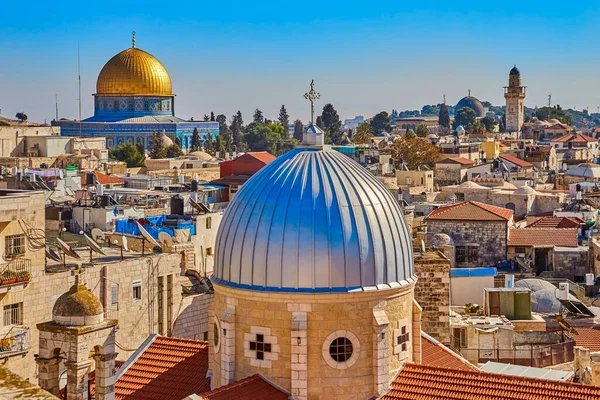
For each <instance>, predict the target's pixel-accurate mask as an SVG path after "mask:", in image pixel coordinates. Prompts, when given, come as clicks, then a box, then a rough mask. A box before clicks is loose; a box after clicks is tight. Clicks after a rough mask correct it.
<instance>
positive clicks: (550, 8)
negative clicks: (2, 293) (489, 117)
mask: <svg viewBox="0 0 600 400" xmlns="http://www.w3.org/2000/svg"><path fill="white" fill-rule="evenodd" d="M398 7H402V9H401V10H398ZM3 8H4V10H5V15H7V16H11V17H10V18H6V19H5V20H3V25H0V108H1V114H2V115H3V116H5V117H10V118H12V117H14V115H15V114H16V113H17V112H19V111H24V112H25V113H26V114H28V116H29V119H30V120H31V121H34V122H43V121H44V120H47V121H48V122H49V121H50V120H51V119H52V118H54V114H55V101H54V98H55V93H56V94H58V102H59V117H61V118H77V114H78V112H77V97H78V93H77V92H78V89H77V47H78V44H79V46H80V51H81V79H82V89H81V90H82V117H83V118H87V117H90V116H91V115H92V114H93V98H92V94H93V93H95V84H96V78H97V76H98V73H99V72H100V69H101V68H102V67H103V66H104V64H105V63H106V62H107V61H108V60H109V59H110V58H111V57H112V56H114V55H115V54H117V53H118V52H120V51H122V50H124V49H126V48H127V47H130V46H131V32H132V31H136V40H137V47H139V48H141V49H143V50H145V51H148V52H149V53H151V54H153V55H154V56H155V57H156V58H157V59H158V60H159V61H161V62H162V63H163V65H164V66H165V67H166V68H167V70H168V71H169V74H170V76H171V80H172V83H173V92H174V93H175V94H176V95H177V96H176V98H175V112H176V115H177V116H179V117H181V118H186V119H187V118H190V117H194V119H197V120H199V119H202V116H203V115H204V114H209V113H210V112H211V111H214V112H215V114H226V115H227V117H228V118H229V117H230V116H231V115H232V114H233V113H235V112H236V111H237V110H241V111H242V113H243V115H244V120H245V122H248V121H250V120H251V118H252V113H253V111H254V109H255V108H259V109H261V110H262V111H263V113H264V114H265V116H266V117H267V118H270V119H275V118H277V115H278V112H279V108H280V107H281V105H282V104H285V105H286V108H287V110H288V112H289V114H290V115H291V117H292V119H295V118H301V119H302V120H303V121H307V120H308V119H309V105H308V103H307V102H306V100H304V98H303V94H304V93H305V92H306V91H307V90H308V89H309V83H310V81H311V79H314V80H315V84H316V89H317V91H319V92H320V93H321V99H320V100H319V101H318V102H317V105H316V107H317V109H318V110H320V109H321V108H322V107H323V105H325V104H326V103H332V104H333V105H334V106H335V107H336V109H337V110H338V112H339V114H340V117H341V118H342V119H345V118H352V117H354V116H355V115H364V116H365V118H368V117H371V116H373V115H374V114H375V113H377V112H379V111H381V110H386V111H388V112H389V111H390V110H391V109H397V110H406V109H408V110H413V109H420V108H421V107H422V106H423V105H424V104H437V103H440V102H441V101H442V96H443V94H445V95H446V99H447V102H448V104H456V102H458V100H459V99H460V98H462V97H464V96H466V95H467V91H468V89H471V94H472V95H473V96H475V97H477V98H479V99H480V100H482V101H485V100H487V101H490V102H491V103H492V104H494V105H502V104H504V98H503V90H502V86H506V85H507V83H508V73H509V71H510V69H511V68H512V66H513V65H514V64H517V66H518V67H519V69H520V70H521V74H522V79H523V84H524V85H526V86H528V88H527V98H526V100H525V105H526V106H528V107H535V106H543V105H546V104H547V101H548V94H550V93H552V103H553V104H560V105H561V106H562V107H563V108H575V109H579V110H581V109H584V108H586V107H589V110H590V112H597V110H598V107H599V106H600V96H599V95H598V93H600V82H598V80H597V79H595V78H596V76H597V75H598V69H600V68H599V67H598V66H597V65H598V64H599V63H598V59H599V56H598V51H597V49H596V47H597V46H595V45H594V37H595V34H596V30H597V25H598V22H599V19H600V18H599V17H600V12H599V7H598V6H596V5H594V4H588V2H579V1H575V2H571V3H569V7H568V8H567V7H565V6H564V3H562V4H561V3H558V2H554V1H545V2H526V3H523V4H520V5H519V6H518V7H515V8H514V9H511V8H508V7H506V6H504V5H503V4H477V5H469V6H468V8H467V7H465V6H458V5H454V4H450V3H449V2H439V1H432V2H429V3H428V4H426V5H421V4H413V5H410V4H409V5H399V4H398V3H393V2H389V1H379V2H371V3H369V7H362V6H361V5H360V3H358V2H352V1H350V2H330V3H328V4H322V3H318V2H313V1H305V2H302V3H300V4H289V3H284V4H281V3H275V2H263V3H261V4H258V5H256V4H245V3H239V2H235V1H229V2H227V1H222V2H220V3H218V4H217V3H212V4H199V3H189V4H184V5H182V4H167V3H164V2H155V1H147V2H143V3H138V2H127V3H120V2H113V1H105V2H103V3H89V4H84V3H75V2H70V1H68V2H63V3H62V4H56V3H45V2H44V3H42V2H33V3H32V4H29V3H28V4H27V7H26V8H27V9H26V11H27V13H26V14H23V10H22V9H23V5H22V4H17V3H15V2H9V3H7V4H5V5H4V6H3Z"/></svg>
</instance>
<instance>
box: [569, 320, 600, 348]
mask: <svg viewBox="0 0 600 400" xmlns="http://www.w3.org/2000/svg"><path fill="white" fill-rule="evenodd" d="M575 329H576V330H577V335H575V334H572V335H571V337H572V338H573V339H575V343H576V344H577V346H583V347H585V348H586V349H588V350H590V351H600V325H598V326H594V327H587V328H579V327H577V328H575Z"/></svg>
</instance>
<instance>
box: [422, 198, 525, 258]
mask: <svg viewBox="0 0 600 400" xmlns="http://www.w3.org/2000/svg"><path fill="white" fill-rule="evenodd" d="M426 221H427V242H428V243H429V242H431V241H432V240H433V237H434V236H435V235H437V234H440V233H443V234H446V235H448V236H450V237H451V238H452V240H453V242H454V244H455V246H456V266H457V267H458V268H460V267H467V268H469V267H485V266H489V265H495V264H496V262H498V261H501V260H505V259H506V255H507V254H506V251H507V247H506V244H507V240H508V229H509V228H510V227H511V226H512V225H513V211H512V210H509V209H506V208H500V207H495V206H490V205H488V204H484V203H478V202H475V201H467V202H462V203H456V204H451V205H448V206H445V207H440V208H437V209H435V210H434V211H433V212H432V213H431V214H429V216H428V217H427V218H426Z"/></svg>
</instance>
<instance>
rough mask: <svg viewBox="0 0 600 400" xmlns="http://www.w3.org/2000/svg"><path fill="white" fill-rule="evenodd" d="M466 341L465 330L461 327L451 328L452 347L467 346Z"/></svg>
mask: <svg viewBox="0 0 600 400" xmlns="http://www.w3.org/2000/svg"><path fill="white" fill-rule="evenodd" d="M467 345H468V341H467V330H466V329H463V328H454V329H452V347H454V348H455V349H457V350H459V349H461V348H466V347H469V346H467Z"/></svg>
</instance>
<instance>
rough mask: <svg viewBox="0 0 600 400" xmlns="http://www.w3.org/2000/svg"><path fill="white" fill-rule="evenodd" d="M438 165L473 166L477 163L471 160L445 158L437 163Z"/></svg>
mask: <svg viewBox="0 0 600 400" xmlns="http://www.w3.org/2000/svg"><path fill="white" fill-rule="evenodd" d="M436 164H462V165H473V164H475V161H473V160H469V159H468V158H464V157H448V158H444V159H443V160H440V161H438V162H436Z"/></svg>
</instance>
